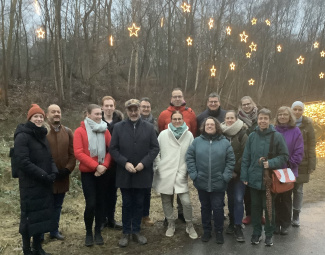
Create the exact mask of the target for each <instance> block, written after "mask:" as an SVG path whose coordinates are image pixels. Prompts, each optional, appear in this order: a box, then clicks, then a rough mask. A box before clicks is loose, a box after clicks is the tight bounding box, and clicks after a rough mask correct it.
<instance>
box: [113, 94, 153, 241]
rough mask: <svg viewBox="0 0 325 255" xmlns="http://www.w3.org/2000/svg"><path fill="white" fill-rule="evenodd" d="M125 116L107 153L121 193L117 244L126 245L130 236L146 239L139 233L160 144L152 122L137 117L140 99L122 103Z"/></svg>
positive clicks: (135, 239)
mask: <svg viewBox="0 0 325 255" xmlns="http://www.w3.org/2000/svg"><path fill="white" fill-rule="evenodd" d="M125 108H126V113H127V116H128V119H126V120H124V121H121V122H119V123H117V124H116V125H115V127H114V133H113V137H112V140H111V145H110V153H111V155H112V157H113V158H114V160H115V162H116V163H117V169H116V186H117V187H119V188H120V190H121V193H122V201H123V206H122V223H123V236H122V238H121V239H120V241H119V246H120V247H126V246H127V245H128V243H129V239H130V236H131V234H132V238H133V240H134V241H136V242H138V243H139V244H146V243H147V239H146V237H144V236H143V235H140V225H141V219H142V213H143V201H144V196H145V191H146V189H148V188H151V185H152V178H153V161H154V159H155V158H156V156H157V155H158V152H159V144H158V141H157V136H156V132H155V130H154V127H153V125H151V124H150V123H148V122H147V121H143V120H142V119H141V117H140V102H139V100H137V99H130V100H128V101H126V103H125Z"/></svg>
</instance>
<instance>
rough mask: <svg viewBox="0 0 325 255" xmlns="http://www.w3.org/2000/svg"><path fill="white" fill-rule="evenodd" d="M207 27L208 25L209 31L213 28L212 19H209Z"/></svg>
mask: <svg viewBox="0 0 325 255" xmlns="http://www.w3.org/2000/svg"><path fill="white" fill-rule="evenodd" d="M208 25H209V29H212V28H213V25H214V19H213V18H210V20H209V23H208Z"/></svg>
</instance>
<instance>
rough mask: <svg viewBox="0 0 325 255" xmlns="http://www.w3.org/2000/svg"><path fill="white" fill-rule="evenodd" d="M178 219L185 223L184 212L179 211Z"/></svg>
mask: <svg viewBox="0 0 325 255" xmlns="http://www.w3.org/2000/svg"><path fill="white" fill-rule="evenodd" d="M178 219H179V220H180V221H181V222H183V223H186V220H185V218H184V214H182V213H179V214H178Z"/></svg>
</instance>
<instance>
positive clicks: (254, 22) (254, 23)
mask: <svg viewBox="0 0 325 255" xmlns="http://www.w3.org/2000/svg"><path fill="white" fill-rule="evenodd" d="M251 22H252V25H253V26H254V25H256V22H257V19H256V18H253V19H252V20H251Z"/></svg>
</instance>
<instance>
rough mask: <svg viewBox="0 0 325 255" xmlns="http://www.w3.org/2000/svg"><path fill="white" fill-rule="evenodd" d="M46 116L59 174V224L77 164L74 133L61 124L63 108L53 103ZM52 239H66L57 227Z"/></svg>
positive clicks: (56, 203) (56, 204) (56, 185)
mask: <svg viewBox="0 0 325 255" xmlns="http://www.w3.org/2000/svg"><path fill="white" fill-rule="evenodd" d="M46 118H47V122H48V125H49V131H48V133H47V136H46V138H47V140H48V142H49V144H50V148H51V154H52V157H53V160H54V162H55V165H56V167H57V168H58V170H59V174H58V176H57V178H56V180H55V182H54V185H53V194H54V217H55V221H56V222H57V224H58V226H59V222H60V215H61V210H62V204H63V200H64V197H65V193H66V192H68V191H69V176H70V174H71V172H72V171H73V170H74V168H75V166H76V158H75V157H74V153H73V134H72V131H71V129H69V128H67V127H65V126H63V125H62V124H61V108H60V107H59V106H58V105H56V104H51V105H50V106H49V107H48V108H47V112H46ZM50 238H51V239H58V240H64V236H63V235H62V234H61V233H60V232H59V229H58V228H57V229H55V230H54V231H52V232H50Z"/></svg>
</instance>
